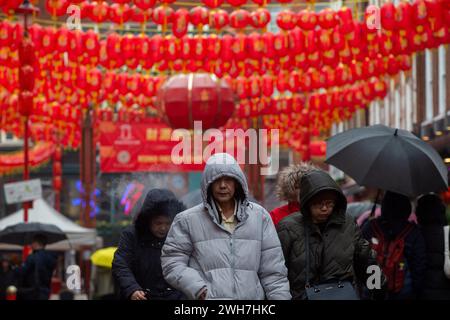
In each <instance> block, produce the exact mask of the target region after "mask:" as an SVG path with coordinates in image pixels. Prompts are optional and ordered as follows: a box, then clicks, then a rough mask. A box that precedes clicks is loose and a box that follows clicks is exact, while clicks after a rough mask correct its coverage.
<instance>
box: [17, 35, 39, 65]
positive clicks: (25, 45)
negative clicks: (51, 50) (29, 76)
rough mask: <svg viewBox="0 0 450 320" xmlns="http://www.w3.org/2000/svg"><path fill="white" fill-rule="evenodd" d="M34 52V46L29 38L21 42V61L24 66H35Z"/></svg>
mask: <svg viewBox="0 0 450 320" xmlns="http://www.w3.org/2000/svg"><path fill="white" fill-rule="evenodd" d="M35 54H36V53H35V51H34V44H33V42H32V41H31V39H29V38H25V39H23V40H22V41H21V42H20V46H19V60H20V63H21V64H22V65H30V66H32V65H34V62H35V60H36V55H35Z"/></svg>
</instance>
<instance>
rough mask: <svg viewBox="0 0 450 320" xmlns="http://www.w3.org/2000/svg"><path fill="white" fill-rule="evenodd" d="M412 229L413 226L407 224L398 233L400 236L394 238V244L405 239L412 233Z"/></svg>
mask: <svg viewBox="0 0 450 320" xmlns="http://www.w3.org/2000/svg"><path fill="white" fill-rule="evenodd" d="M413 228H414V225H413V224H411V223H408V225H407V226H406V227H405V228H404V229H403V230H402V231H401V232H400V234H399V235H398V236H397V237H396V238H395V240H394V241H395V242H396V241H397V240H400V239H405V238H406V237H407V236H408V234H409V233H410V232H411V231H412V229H413Z"/></svg>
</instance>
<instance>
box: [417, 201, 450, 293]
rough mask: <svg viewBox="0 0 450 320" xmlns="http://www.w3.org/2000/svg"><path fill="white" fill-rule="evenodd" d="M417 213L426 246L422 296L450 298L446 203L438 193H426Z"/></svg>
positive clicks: (419, 202) (418, 204)
mask: <svg viewBox="0 0 450 320" xmlns="http://www.w3.org/2000/svg"><path fill="white" fill-rule="evenodd" d="M416 215H417V219H418V222H419V227H420V231H421V232H422V236H423V237H424V239H425V247H426V259H425V261H426V269H425V276H424V281H423V289H422V292H421V294H420V298H421V299H425V300H450V279H449V278H447V276H446V275H445V273H444V259H445V257H444V226H446V225H447V220H446V217H445V205H444V203H443V202H442V200H441V199H440V198H439V196H438V195H436V194H427V195H424V196H422V197H420V198H419V200H418V201H417V208H416Z"/></svg>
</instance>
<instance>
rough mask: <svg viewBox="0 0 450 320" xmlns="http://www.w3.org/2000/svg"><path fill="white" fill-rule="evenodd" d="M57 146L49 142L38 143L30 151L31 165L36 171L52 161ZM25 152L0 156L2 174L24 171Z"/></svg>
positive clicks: (0, 172) (0, 171)
mask: <svg viewBox="0 0 450 320" xmlns="http://www.w3.org/2000/svg"><path fill="white" fill-rule="evenodd" d="M54 150H55V146H54V145H53V144H52V143H49V142H39V143H36V144H35V145H34V146H33V147H32V148H31V149H30V151H29V159H30V160H29V165H30V168H32V169H34V168H37V167H39V166H41V165H43V164H44V163H45V162H46V161H48V160H50V158H51V156H52V154H53V152H54ZM23 168H24V154H23V150H20V151H17V152H12V153H6V154H2V155H0V174H13V173H18V172H21V171H23Z"/></svg>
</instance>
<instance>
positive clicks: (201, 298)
mask: <svg viewBox="0 0 450 320" xmlns="http://www.w3.org/2000/svg"><path fill="white" fill-rule="evenodd" d="M207 294H208V289H206V288H205V289H204V290H203V291H202V292H201V293H200V295H199V296H198V300H206V296H207Z"/></svg>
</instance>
